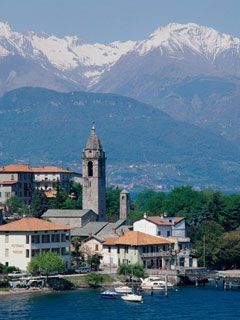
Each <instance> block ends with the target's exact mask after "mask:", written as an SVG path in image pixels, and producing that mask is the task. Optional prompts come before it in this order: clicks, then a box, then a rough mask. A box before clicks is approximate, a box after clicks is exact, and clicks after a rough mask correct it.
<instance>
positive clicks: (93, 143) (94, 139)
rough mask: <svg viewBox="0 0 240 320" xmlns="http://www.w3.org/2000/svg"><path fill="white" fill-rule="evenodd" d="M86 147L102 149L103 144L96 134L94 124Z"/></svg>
mask: <svg viewBox="0 0 240 320" xmlns="http://www.w3.org/2000/svg"><path fill="white" fill-rule="evenodd" d="M86 149H90V150H101V149H102V144H101V141H100V140H99V138H98V136H97V134H96V130H95V127H94V125H93V126H92V129H91V134H90V136H89V138H88V141H87V144H86Z"/></svg>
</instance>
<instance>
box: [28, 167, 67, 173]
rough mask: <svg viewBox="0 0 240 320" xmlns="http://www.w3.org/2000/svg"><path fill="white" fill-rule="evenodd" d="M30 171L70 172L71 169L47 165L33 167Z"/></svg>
mask: <svg viewBox="0 0 240 320" xmlns="http://www.w3.org/2000/svg"><path fill="white" fill-rule="evenodd" d="M32 171H33V172H34V173H38V172H39V173H45V172H46V173H58V172H59V173H71V172H73V171H70V170H66V169H64V168H60V167H54V166H48V167H35V168H32Z"/></svg>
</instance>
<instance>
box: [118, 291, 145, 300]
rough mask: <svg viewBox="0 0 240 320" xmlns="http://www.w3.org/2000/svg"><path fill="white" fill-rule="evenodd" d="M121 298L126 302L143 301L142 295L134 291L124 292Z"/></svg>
mask: <svg viewBox="0 0 240 320" xmlns="http://www.w3.org/2000/svg"><path fill="white" fill-rule="evenodd" d="M121 298H122V299H123V300H124V301H128V302H143V299H142V296H141V295H139V294H135V293H127V294H124V295H123V296H122V297H121Z"/></svg>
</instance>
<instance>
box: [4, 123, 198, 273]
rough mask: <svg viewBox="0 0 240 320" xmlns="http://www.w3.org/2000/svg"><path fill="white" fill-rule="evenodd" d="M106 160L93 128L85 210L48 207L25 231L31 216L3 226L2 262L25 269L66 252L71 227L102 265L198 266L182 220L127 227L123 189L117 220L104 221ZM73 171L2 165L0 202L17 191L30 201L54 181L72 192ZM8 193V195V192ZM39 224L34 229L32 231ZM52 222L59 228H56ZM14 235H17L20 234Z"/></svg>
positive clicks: (85, 163)
mask: <svg viewBox="0 0 240 320" xmlns="http://www.w3.org/2000/svg"><path fill="white" fill-rule="evenodd" d="M105 162H106V157H105V152H104V150H103V147H102V144H101V142H100V140H99V138H98V136H97V134H96V130H95V127H94V126H93V127H92V129H91V133H90V136H89V138H88V140H87V143H86V147H85V149H84V150H83V153H82V178H81V181H82V189H83V208H82V210H63V209H52V210H47V211H46V212H45V213H44V214H43V215H42V219H40V221H41V222H39V221H37V220H39V219H37V220H35V222H34V221H33V223H32V224H31V228H30V229H29V228H23V229H21V223H23V225H25V224H26V222H27V221H30V220H27V219H30V218H23V219H22V220H20V221H19V222H16V224H15V225H14V224H13V225H12V226H14V230H11V223H10V224H7V225H3V226H1V227H0V232H1V233H0V234H1V243H2V244H4V246H3V247H2V246H1V247H0V252H1V253H0V263H3V262H4V263H8V264H11V263H14V264H15V266H17V267H21V268H26V264H27V262H28V261H29V259H30V257H32V256H33V255H35V254H36V253H37V252H41V250H45V249H46V250H54V251H56V250H57V252H59V253H60V254H62V255H64V253H65V252H66V251H65V250H64V248H66V247H67V246H68V245H69V236H70V228H71V229H72V230H71V237H72V238H74V237H77V238H78V239H81V241H82V247H81V250H83V249H84V252H87V253H88V254H90V255H96V254H97V255H99V256H101V258H102V259H101V263H102V266H108V267H109V266H110V267H111V266H114V267H117V266H119V264H121V263H141V264H143V265H144V267H146V268H162V269H165V268H171V269H174V268H176V267H178V266H184V267H195V266H197V263H196V259H195V258H194V257H193V256H192V255H191V245H190V239H189V238H187V237H186V232H185V220H184V219H183V218H180V217H172V218H169V217H166V216H165V217H160V216H154V217H153V216H148V215H145V216H144V218H143V219H140V220H139V221H137V222H135V223H134V224H133V226H132V225H129V214H130V194H129V192H128V191H126V190H122V192H121V193H120V199H119V201H120V208H119V212H120V215H119V218H118V220H117V221H116V222H109V221H107V220H106V219H105V213H106V167H105ZM73 175H74V173H73V172H72V171H69V170H65V169H62V168H57V167H45V168H31V167H29V166H26V165H9V166H4V167H2V168H1V170H0V193H1V194H0V196H1V198H0V201H2V200H3V199H6V198H7V197H8V196H9V195H11V194H15V195H17V196H19V197H20V198H22V199H23V200H24V201H25V202H26V203H28V202H29V200H30V198H31V192H32V190H33V189H34V188H43V189H44V190H50V189H52V188H53V187H54V186H53V185H54V182H55V181H59V182H61V183H63V184H64V183H65V185H64V186H65V187H66V189H67V190H68V184H69V182H70V180H71V177H72V176H73ZM7 188H8V189H7ZM8 190H9V191H8ZM7 192H9V194H6V193H7ZM1 199H2V200H1ZM44 220H45V221H44ZM45 222H46V223H50V224H51V227H50V225H48V227H49V229H48V228H46V230H43V228H42V227H40V229H41V230H40V229H39V228H38V226H39V225H41V224H42V223H45ZM14 223H15V222H14ZM18 223H19V224H18ZM35 223H36V230H35V229H34V228H35ZM53 226H58V227H55V228H56V230H53V229H52V228H54V227H53ZM59 226H62V227H59ZM8 228H9V230H7V229H8ZM59 228H60V229H61V228H62V229H61V230H60V229H59ZM8 232H9V234H8V237H7V233H8ZM35 232H37V233H38V234H37V235H38V236H39V237H37V241H39V242H38V243H36V242H35V240H34V241H33V242H32V239H31V241H30V240H29V239H30V238H29V237H30V236H34V233H35ZM55 232H56V234H57V235H58V234H59V237H58V236H57V239H58V240H59V241H60V239H62V240H66V241H62V240H61V241H60V242H56V241H52V240H51V239H55V238H54V237H53V234H54V233H55ZM16 233H17V234H18V235H19V238H16ZM45 233H46V235H47V236H49V237H47V240H46V237H44V234H45ZM20 234H21V237H20ZM18 239H21V240H18ZM33 239H35V237H33ZM6 241H7V242H6ZM19 241H20V242H19ZM24 241H25V242H24ZM9 243H11V248H15V247H16V248H17V245H18V244H19V243H20V245H21V249H19V250H17V249H16V250H15V249H14V250H13V249H11V248H10V247H9ZM56 243H58V245H56ZM30 244H31V245H33V246H30ZM27 250H28V251H27ZM36 250H38V251H36ZM14 251H19V253H16V252H15V253H14ZM20 251H21V252H22V253H21V254H23V252H25V258H24V259H23V257H22V258H20V260H21V262H18V259H17V256H16V254H19V257H20ZM12 255H13V256H12ZM20 260H19V261H20Z"/></svg>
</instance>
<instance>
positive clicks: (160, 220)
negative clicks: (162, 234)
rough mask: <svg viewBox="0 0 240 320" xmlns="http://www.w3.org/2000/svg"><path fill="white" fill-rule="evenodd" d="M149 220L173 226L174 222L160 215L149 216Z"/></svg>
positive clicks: (161, 224)
mask: <svg viewBox="0 0 240 320" xmlns="http://www.w3.org/2000/svg"><path fill="white" fill-rule="evenodd" d="M147 220H148V221H151V222H153V223H155V224H158V225H160V226H172V222H169V221H168V220H165V219H164V218H161V217H159V216H147Z"/></svg>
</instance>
